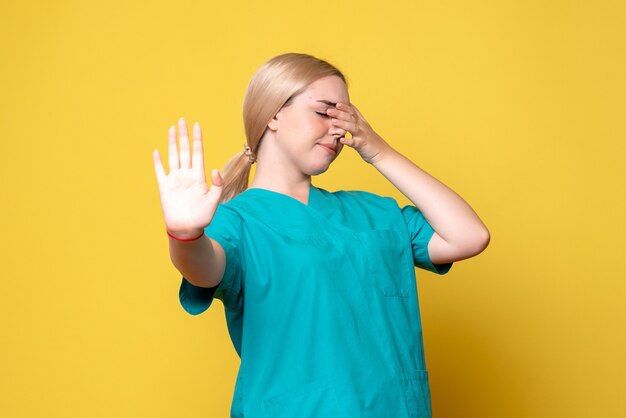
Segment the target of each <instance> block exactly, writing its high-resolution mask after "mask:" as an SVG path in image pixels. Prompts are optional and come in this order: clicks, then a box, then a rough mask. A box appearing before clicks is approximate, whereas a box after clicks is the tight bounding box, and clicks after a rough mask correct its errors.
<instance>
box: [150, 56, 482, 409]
mask: <svg viewBox="0 0 626 418" xmlns="http://www.w3.org/2000/svg"><path fill="white" fill-rule="evenodd" d="M243 118H244V124H245V133H246V138H247V142H246V144H245V146H244V149H243V150H242V151H241V152H239V153H238V154H237V155H236V156H235V157H234V158H233V159H232V160H231V161H230V162H229V163H228V164H227V166H226V167H225V168H224V170H223V177H222V175H220V173H219V172H218V171H217V170H213V171H212V172H211V182H212V185H211V187H208V185H207V182H206V179H205V171H204V163H203V140H202V133H201V130H200V126H199V125H198V124H197V123H196V124H195V125H194V126H193V152H191V145H190V143H189V139H188V132H187V126H186V124H185V121H184V119H182V118H181V120H180V121H179V124H178V133H179V142H180V145H179V147H180V151H178V150H177V143H176V142H177V141H176V128H175V127H174V126H172V127H171V128H170V130H169V144H168V145H169V148H168V150H169V157H168V161H169V169H170V172H169V174H167V175H166V173H165V170H164V168H163V165H162V163H161V158H160V156H159V153H158V151H157V150H155V151H154V155H153V157H154V167H155V171H156V176H157V180H158V186H159V192H160V196H161V205H162V209H163V214H164V218H165V225H166V230H167V234H168V236H169V248H170V255H171V259H172V262H173V264H174V266H176V268H177V269H178V270H179V271H180V273H181V274H182V276H183V277H182V283H181V287H180V293H179V297H180V301H181V304H182V306H183V307H184V309H185V310H186V311H187V312H189V313H190V314H192V315H197V314H199V313H201V312H203V311H205V310H206V309H207V308H208V307H209V306H210V305H211V303H212V301H213V299H214V298H218V299H220V300H221V301H222V302H223V304H224V308H225V315H226V321H227V325H228V330H229V333H230V337H231V340H232V343H233V345H234V347H235V350H236V351H237V353H238V354H239V356H240V358H241V365H240V368H239V373H238V376H237V382H236V385H235V390H234V396H233V400H232V408H231V416H232V417H272V418H280V417H289V418H294V417H298V418H307V417H320V418H321V417H394V418H403V417H430V416H431V406H430V390H429V385H428V373H427V369H426V363H425V359H424V347H423V341H422V328H421V321H420V313H419V306H418V298H417V289H416V281H415V269H414V267H419V268H421V269H424V270H428V271H431V272H434V273H436V274H445V273H446V272H448V270H449V269H450V267H451V265H452V263H453V262H455V261H458V260H462V259H466V258H469V257H472V256H474V255H476V254H478V253H480V252H481V251H483V250H484V249H485V247H486V246H487V244H488V242H489V232H488V230H487V228H486V227H485V225H484V224H483V223H482V222H481V220H480V219H479V217H478V216H477V215H476V213H475V212H474V211H473V210H472V208H471V207H470V206H469V205H468V204H467V203H466V202H465V201H464V200H463V199H462V198H461V197H459V196H458V195H457V194H456V193H455V192H454V191H452V190H451V189H449V188H448V187H446V186H445V185H444V184H442V183H441V182H439V181H437V180H436V179H435V178H433V177H432V176H430V175H429V174H428V173H426V172H424V171H423V170H422V169H420V168H419V167H418V166H416V165H415V164H414V163H412V162H411V161H410V160H408V159H407V158H406V157H404V156H403V155H401V154H400V153H399V152H397V151H396V150H395V149H394V148H393V147H392V146H391V145H390V144H389V143H387V142H386V141H385V140H383V138H381V137H380V136H379V135H377V134H376V132H375V131H374V130H373V129H372V128H371V127H370V125H369V124H368V123H367V121H366V120H365V119H364V117H363V115H362V114H361V113H360V112H359V111H358V109H357V108H356V107H355V106H354V104H352V103H350V98H349V96H348V90H347V85H346V80H345V77H344V75H343V74H342V73H341V72H340V71H339V70H338V69H337V68H335V67H334V66H332V65H331V64H329V63H328V62H326V61H323V60H320V59H318V58H315V57H312V56H310V55H306V54H294V53H289V54H283V55H280V56H277V57H274V58H272V59H270V60H269V61H268V62H266V63H265V64H264V65H263V66H261V68H260V69H259V70H258V71H257V72H256V73H255V75H254V76H253V78H252V80H251V81H250V85H249V87H248V90H247V93H246V96H245V99H244V105H243ZM348 132H349V133H350V134H351V138H346V133H348ZM345 146H348V147H349V148H352V149H353V150H355V151H356V152H358V153H359V155H360V156H361V158H362V159H363V161H365V162H366V163H368V164H371V165H372V166H374V167H375V168H376V169H377V170H378V171H379V172H380V173H381V174H382V175H383V176H384V177H385V178H387V179H388V180H389V181H390V182H391V183H392V184H393V185H394V186H395V187H396V188H397V189H398V190H399V191H400V192H402V193H403V194H404V195H405V196H406V197H407V198H408V199H409V200H410V201H411V202H412V203H413V205H407V206H404V207H402V208H400V207H399V206H398V204H397V203H396V201H395V200H394V199H393V198H390V197H381V196H377V195H375V194H372V193H368V192H365V191H335V192H329V191H327V190H324V189H321V188H318V187H315V186H314V185H313V184H312V183H311V177H312V176H315V175H318V174H321V173H323V172H325V171H326V170H328V168H329V166H330V165H331V163H332V162H333V161H334V160H335V159H336V158H337V156H338V155H339V154H340V153H341V151H342V149H343V148H344V147H345ZM255 163H256V164H257V167H256V172H255V176H254V179H253V180H252V182H251V183H250V185H248V176H249V174H250V166H251V165H252V164H255Z"/></svg>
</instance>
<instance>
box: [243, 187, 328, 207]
mask: <svg viewBox="0 0 626 418" xmlns="http://www.w3.org/2000/svg"><path fill="white" fill-rule="evenodd" d="M242 193H251V194H255V193H259V194H265V195H273V196H274V197H277V198H279V199H283V200H285V201H288V202H292V203H295V204H296V205H300V206H304V207H307V208H315V207H316V204H317V202H318V200H319V199H320V198H322V197H323V196H322V192H321V191H320V189H318V188H317V187H315V186H314V185H313V183H311V184H310V185H309V199H308V202H307V203H306V204H305V203H303V202H301V201H299V200H298V199H296V198H294V197H291V196H289V195H287V194H284V193H281V192H276V191H274V190H269V189H263V188H260V187H252V188H250V189H246V190H244V191H243V192H242Z"/></svg>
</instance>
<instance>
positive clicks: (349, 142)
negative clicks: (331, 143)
mask: <svg viewBox="0 0 626 418" xmlns="http://www.w3.org/2000/svg"><path fill="white" fill-rule="evenodd" d="M339 141H341V143H342V144H344V145H347V146H349V147H352V148H354V139H352V138H346V137H345V136H344V137H341V138H339Z"/></svg>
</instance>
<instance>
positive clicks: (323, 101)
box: [316, 100, 337, 107]
mask: <svg viewBox="0 0 626 418" xmlns="http://www.w3.org/2000/svg"><path fill="white" fill-rule="evenodd" d="M316 101H318V102H320V103H324V104H327V105H328V106H333V107H335V106H336V105H337V103H334V102H331V101H329V100H316Z"/></svg>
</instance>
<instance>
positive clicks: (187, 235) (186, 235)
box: [165, 228, 204, 242]
mask: <svg viewBox="0 0 626 418" xmlns="http://www.w3.org/2000/svg"><path fill="white" fill-rule="evenodd" d="M165 232H166V233H167V236H168V237H170V238H171V239H173V240H176V241H182V242H188V241H196V240H198V239H200V238H202V237H203V236H204V229H201V230H195V231H180V232H172V231H169V230H168V229H167V228H166V229H165Z"/></svg>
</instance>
